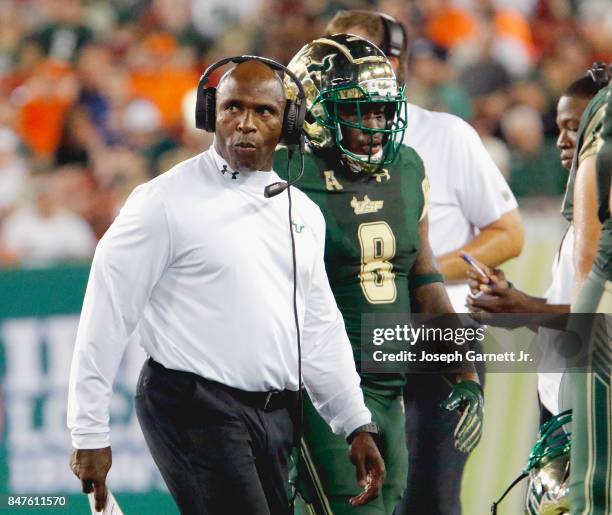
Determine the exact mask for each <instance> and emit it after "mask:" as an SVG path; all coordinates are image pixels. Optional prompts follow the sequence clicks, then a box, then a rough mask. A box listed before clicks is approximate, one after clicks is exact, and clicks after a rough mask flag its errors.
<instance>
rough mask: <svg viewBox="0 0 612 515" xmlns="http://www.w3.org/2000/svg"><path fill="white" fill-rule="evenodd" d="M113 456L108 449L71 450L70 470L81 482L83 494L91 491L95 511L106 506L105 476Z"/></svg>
mask: <svg viewBox="0 0 612 515" xmlns="http://www.w3.org/2000/svg"><path fill="white" fill-rule="evenodd" d="M112 463H113V456H112V453H111V448H110V447H104V448H103V449H72V453H71V454H70V468H71V469H72V472H74V475H75V476H76V477H78V478H79V479H80V480H81V487H82V488H83V493H85V494H88V493H91V492H92V491H93V493H94V499H95V501H96V511H102V510H104V507H105V506H106V497H107V494H108V490H107V489H106V474H108V471H109V469H110V468H111V464H112Z"/></svg>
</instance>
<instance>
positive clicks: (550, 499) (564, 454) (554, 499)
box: [525, 410, 572, 515]
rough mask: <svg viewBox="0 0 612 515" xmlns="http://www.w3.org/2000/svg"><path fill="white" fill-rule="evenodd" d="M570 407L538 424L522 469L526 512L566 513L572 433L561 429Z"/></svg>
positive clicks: (532, 514)
mask: <svg viewBox="0 0 612 515" xmlns="http://www.w3.org/2000/svg"><path fill="white" fill-rule="evenodd" d="M571 420H572V413H571V410H567V411H564V412H563V413H559V415H557V416H555V417H552V418H551V419H550V420H549V421H548V422H546V423H545V424H543V425H542V427H541V428H540V434H539V436H538V439H537V441H536V443H535V445H534V446H533V449H532V450H531V454H530V455H529V460H528V462H527V467H525V472H527V473H528V474H529V485H528V487H527V499H526V502H525V510H526V512H527V513H528V514H529V515H564V514H569V512H570V506H569V504H570V503H569V472H570V449H571V433H568V432H566V431H565V430H564V429H563V426H564V425H565V424H568V423H569V422H571Z"/></svg>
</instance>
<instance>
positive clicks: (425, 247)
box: [411, 216, 484, 452]
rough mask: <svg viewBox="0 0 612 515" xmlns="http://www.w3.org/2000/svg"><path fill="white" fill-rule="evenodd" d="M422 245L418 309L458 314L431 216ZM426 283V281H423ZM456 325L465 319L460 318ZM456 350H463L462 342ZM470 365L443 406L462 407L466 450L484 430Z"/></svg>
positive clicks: (460, 431)
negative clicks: (432, 241)
mask: <svg viewBox="0 0 612 515" xmlns="http://www.w3.org/2000/svg"><path fill="white" fill-rule="evenodd" d="M419 238H420V248H419V251H418V253H417V257H416V260H415V263H414V265H413V267H412V270H411V281H412V282H413V285H414V287H412V288H411V299H412V304H413V308H414V311H415V312H419V313H432V314H446V313H448V314H454V313H455V310H454V309H453V306H452V304H451V302H450V300H449V298H448V295H447V293H446V289H445V288H444V283H443V282H441V279H442V278H441V276H440V271H439V269H438V267H437V265H436V260H435V258H434V255H433V251H432V250H431V246H430V245H429V224H428V219H427V216H424V217H423V218H422V219H421V221H420V222H419ZM421 283H423V284H421ZM456 322H457V323H456V325H457V326H458V327H460V326H461V325H462V323H461V321H460V320H459V319H458V318H457V321H456ZM452 350H460V351H463V349H462V348H459V346H456V345H455V346H454V348H453V349H452ZM467 365H469V368H466V369H465V370H462V371H461V372H460V373H458V374H456V375H455V376H454V377H452V378H450V379H451V382H452V383H453V384H452V386H451V393H450V395H449V397H448V398H447V399H446V400H445V401H444V402H443V403H442V405H441V407H442V408H444V409H447V410H449V411H453V410H461V412H462V417H461V419H460V420H459V424H458V425H457V427H456V428H455V433H454V435H455V447H456V448H457V449H458V450H460V451H462V452H470V451H471V450H472V449H474V447H476V445H477V444H478V442H479V441H480V436H481V433H482V422H483V417H484V408H483V406H484V398H483V393H482V388H481V387H480V382H479V379H478V374H477V372H476V369H475V368H474V365H473V363H466V366H467Z"/></svg>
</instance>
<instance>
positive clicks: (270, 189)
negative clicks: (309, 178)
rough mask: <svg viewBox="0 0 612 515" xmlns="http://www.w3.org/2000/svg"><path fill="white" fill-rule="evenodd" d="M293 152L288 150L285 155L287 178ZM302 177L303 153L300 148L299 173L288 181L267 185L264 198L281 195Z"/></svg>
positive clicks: (291, 149)
mask: <svg viewBox="0 0 612 515" xmlns="http://www.w3.org/2000/svg"><path fill="white" fill-rule="evenodd" d="M293 152H294V149H293V148H289V150H288V153H287V176H289V163H290V162H291V158H292V157H293ZM302 175H304V151H303V150H302V149H301V148H300V173H298V175H297V177H296V178H295V179H291V180H290V181H287V182H285V181H280V182H273V183H272V184H268V185H267V186H266V187H265V188H264V197H266V198H270V197H275V196H276V195H278V194H280V193H282V192H283V191H285V190H286V189H287V188H288V187H289V186H293V185H294V184H295V183H296V182H298V181H299V180H300V179H301V178H302Z"/></svg>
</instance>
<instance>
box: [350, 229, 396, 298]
mask: <svg viewBox="0 0 612 515" xmlns="http://www.w3.org/2000/svg"><path fill="white" fill-rule="evenodd" d="M357 235H358V237H359V245H360V246H361V271H360V273H359V280H360V282H361V289H362V291H363V294H364V295H365V298H366V299H367V300H368V302H369V303H370V304H389V303H391V302H395V298H396V297H397V288H396V286H395V274H394V273H393V271H392V270H393V265H392V264H391V263H390V262H389V260H391V259H393V257H394V256H395V236H394V234H393V231H392V230H391V227H389V225H388V224H387V222H368V223H363V224H361V225H360V226H359V228H358V229H357Z"/></svg>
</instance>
